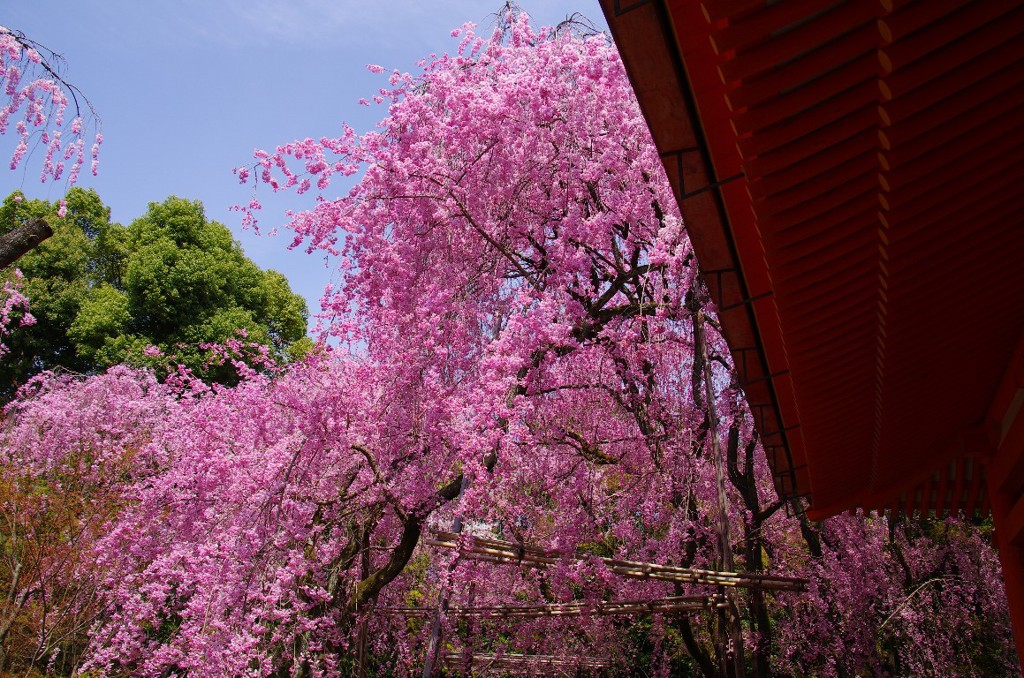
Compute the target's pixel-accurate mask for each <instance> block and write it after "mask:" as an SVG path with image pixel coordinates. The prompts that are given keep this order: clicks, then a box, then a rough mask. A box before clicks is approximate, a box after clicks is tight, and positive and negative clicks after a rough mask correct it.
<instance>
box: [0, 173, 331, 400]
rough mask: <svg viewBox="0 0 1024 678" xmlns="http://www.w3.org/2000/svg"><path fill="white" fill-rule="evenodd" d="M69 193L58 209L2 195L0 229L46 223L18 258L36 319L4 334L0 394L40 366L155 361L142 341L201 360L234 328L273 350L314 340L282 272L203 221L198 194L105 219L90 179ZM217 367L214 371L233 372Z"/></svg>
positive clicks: (290, 352)
mask: <svg viewBox="0 0 1024 678" xmlns="http://www.w3.org/2000/svg"><path fill="white" fill-rule="evenodd" d="M66 201H67V213H66V214H65V216H64V217H58V216H57V205H56V204H54V203H49V202H46V201H41V200H26V199H24V198H23V197H22V196H21V194H20V193H18V192H15V193H13V194H11V195H10V196H8V198H7V199H6V200H4V202H3V204H2V206H0V234H2V233H6V232H9V231H10V230H12V229H13V228H15V227H16V226H18V225H19V224H21V223H24V222H25V221H26V220H28V219H29V218H32V217H44V218H46V219H47V221H48V222H49V223H50V225H51V226H52V227H53V230H54V235H53V237H52V238H50V239H49V240H47V241H45V242H44V243H42V244H41V245H40V246H39V247H38V248H36V249H35V250H33V251H32V252H29V253H28V254H26V255H25V256H24V257H22V259H20V260H19V261H18V267H19V268H20V269H21V271H22V272H23V273H24V275H25V280H24V281H23V283H22V290H23V292H24V293H25V295H26V296H28V298H29V299H30V300H31V313H32V315H33V316H35V318H36V321H37V322H36V324H35V325H34V326H31V327H23V328H19V329H18V331H17V332H15V333H13V335H12V336H11V337H10V338H9V339H8V341H7V344H8V345H9V347H10V349H11V352H10V354H9V355H7V356H5V357H4V360H3V361H0V397H3V398H9V397H10V396H11V395H12V394H13V392H14V390H15V389H16V388H17V386H18V385H20V384H21V383H24V381H25V380H26V379H27V378H28V377H30V376H31V375H32V374H35V373H37V372H40V371H42V370H44V369H55V368H61V367H62V368H65V369H68V370H72V371H75V372H81V373H86V374H88V373H94V372H97V371H101V370H103V369H105V368H107V367H109V366H110V365H114V364H117V363H122V362H127V363H129V364H133V365H155V364H157V363H158V362H159V361H158V360H154V358H153V356H151V355H147V353H146V349H147V347H149V346H156V347H157V348H159V349H160V350H161V351H162V353H164V354H165V355H169V356H174V357H175V358H176V359H177V360H179V361H180V362H182V363H184V364H185V365H187V366H189V367H191V368H193V369H196V370H202V369H203V366H204V364H205V362H206V359H207V353H206V352H205V351H204V350H203V349H201V348H200V347H199V345H200V344H203V343H214V342H217V343H219V342H224V341H225V340H228V339H230V338H233V337H235V336H236V331H237V330H239V329H242V330H245V332H246V333H247V335H248V339H247V341H250V342H258V343H260V344H263V345H266V346H268V347H269V348H270V350H271V354H272V355H274V356H275V357H277V358H278V359H282V360H292V359H298V358H301V357H302V356H304V355H305V354H306V353H308V352H309V351H310V350H312V348H313V344H312V342H311V341H310V340H309V339H308V338H307V337H306V336H305V332H306V318H307V311H306V304H305V302H304V300H303V299H302V298H301V297H300V296H298V295H296V294H293V293H292V291H291V289H290V287H289V286H288V281H287V280H286V279H285V277H284V276H283V275H281V274H280V273H278V272H276V271H263V270H261V269H260V268H259V267H258V266H256V264H254V263H253V262H252V261H250V260H249V259H248V258H247V257H246V256H245V254H244V252H243V251H242V248H241V246H240V245H239V244H238V242H236V241H235V240H234V239H233V238H232V236H231V232H230V231H229V230H228V229H227V228H226V227H225V226H223V225H222V224H219V223H217V222H211V221H207V219H206V216H205V214H204V212H203V206H202V204H201V203H199V202H198V201H192V200H185V199H182V198H177V197H174V196H171V197H169V198H167V199H166V200H164V201H163V202H162V203H150V205H149V209H148V211H147V212H146V214H144V215H143V216H141V217H139V218H138V219H136V220H134V221H133V222H132V223H131V224H129V225H128V226H122V225H120V224H117V223H113V222H111V221H110V209H109V208H108V207H106V206H105V205H104V204H103V201H102V200H101V199H100V197H99V196H98V195H97V194H96V193H95V192H94V191H92V190H84V189H81V188H72V189H71V190H70V191H69V192H68V195H67V197H66ZM5 275H8V276H9V275H12V273H11V272H9V271H8V272H5ZM223 372H224V374H220V373H216V374H214V373H210V376H211V378H214V379H229V378H230V376H229V375H228V374H227V370H224V371H223ZM204 373H205V372H204Z"/></svg>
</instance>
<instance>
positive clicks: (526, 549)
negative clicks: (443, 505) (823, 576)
mask: <svg viewBox="0 0 1024 678" xmlns="http://www.w3.org/2000/svg"><path fill="white" fill-rule="evenodd" d="M460 539H461V535H458V534H454V533H451V532H438V533H436V535H435V538H433V539H425V540H424V541H423V543H424V544H426V545H429V546H435V547H439V548H450V549H462V550H463V554H464V557H467V558H472V559H474V560H485V561H489V562H494V563H499V564H507V565H525V566H527V567H536V568H542V569H543V568H547V567H551V566H553V565H556V564H557V563H558V562H560V561H561V559H562V554H561V552H559V551H555V550H550V549H540V548H537V547H533V546H525V545H521V544H514V543H512V542H507V541H499V540H497V539H486V538H483V537H472V538H471V540H470V542H469V545H468V546H466V547H463V546H462V545H461V544H460ZM575 559H576V560H582V559H581V558H575ZM598 560H599V561H600V562H601V563H603V564H604V566H605V567H607V568H608V570H609V571H610V572H612V573H613V574H617V575H619V576H622V577H630V578H633V579H657V580H661V581H671V582H680V583H685V584H706V585H709V586H736V587H742V588H761V589H768V590H773V591H805V590H806V588H807V580H806V579H800V578H797V577H780V576H776V575H764V574H749V573H742V572H717V571H715V570H700V569H695V568H689V567H675V566H672V565H659V564H657V563H645V562H640V561H634V560H619V559H616V558H598Z"/></svg>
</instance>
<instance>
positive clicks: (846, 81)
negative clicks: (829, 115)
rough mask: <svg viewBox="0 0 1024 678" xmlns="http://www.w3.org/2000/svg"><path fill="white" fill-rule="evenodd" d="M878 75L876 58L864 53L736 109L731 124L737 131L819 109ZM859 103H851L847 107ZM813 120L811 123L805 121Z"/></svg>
mask: <svg viewBox="0 0 1024 678" xmlns="http://www.w3.org/2000/svg"><path fill="white" fill-rule="evenodd" d="M877 76H878V62H877V60H876V59H875V57H874V55H872V54H864V55H862V56H860V57H858V58H856V59H854V60H853V61H850V62H848V63H846V64H845V65H843V66H840V67H839V68H837V69H836V70H835V71H832V72H830V73H828V74H827V75H823V76H822V77H819V78H816V79H814V80H812V81H810V82H808V83H805V84H802V85H800V86H799V87H796V88H794V89H792V90H789V91H787V92H786V93H785V94H783V95H780V96H778V97H775V98H774V99H769V100H768V101H766V102H765V103H763V104H761V105H759V106H755V107H753V108H750V109H747V110H746V111H743V112H740V113H736V114H734V115H733V117H732V126H733V129H734V130H735V131H736V133H737V134H743V133H744V132H751V131H754V130H760V129H764V128H766V127H771V126H772V125H775V124H777V123H779V122H782V121H783V120H786V119H787V118H792V117H794V116H797V115H800V117H801V119H803V117H804V116H803V115H801V114H802V113H803V112H804V111H809V110H814V109H820V108H821V107H822V105H823V104H825V105H827V104H828V103H829V102H830V101H834V100H835V99H836V98H837V97H839V95H841V94H843V93H845V92H848V91H851V90H856V91H859V90H858V89H857V85H858V84H860V83H863V82H865V81H868V80H870V81H872V82H875V79H876V78H877ZM871 99H877V94H873V96H865V97H864V101H870V100H871ZM856 107H858V103H854V104H852V105H851V106H850V108H856ZM808 124H813V123H808Z"/></svg>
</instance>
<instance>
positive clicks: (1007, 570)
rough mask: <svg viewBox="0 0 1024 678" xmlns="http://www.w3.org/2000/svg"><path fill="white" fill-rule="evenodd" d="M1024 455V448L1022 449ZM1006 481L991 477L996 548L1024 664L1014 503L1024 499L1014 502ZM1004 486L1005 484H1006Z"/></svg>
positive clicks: (1023, 603) (1023, 587) (1022, 549)
mask: <svg viewBox="0 0 1024 678" xmlns="http://www.w3.org/2000/svg"><path fill="white" fill-rule="evenodd" d="M1020 454H1024V450H1020ZM999 485H1003V483H1000V482H998V479H997V478H995V477H993V476H989V477H988V492H989V497H990V499H991V503H992V519H993V521H994V522H995V533H996V539H995V541H996V547H997V548H998V549H999V560H1000V562H1001V563H1002V566H1003V581H1004V582H1005V583H1006V597H1007V599H1008V600H1009V603H1010V619H1011V621H1012V622H1013V636H1014V640H1015V642H1016V643H1017V657H1018V658H1019V659H1020V663H1021V666H1022V667H1024V544H1021V543H1020V537H1021V535H1020V534H1019V533H1018V529H1019V527H1020V526H1019V525H1015V523H1017V522H1018V521H1019V516H1016V515H1011V514H1016V513H1020V510H1019V507H1016V506H1015V504H1017V503H1020V502H1021V501H1024V497H1022V498H1020V499H1019V500H1018V501H1017V502H1014V497H1013V494H1014V493H1011V492H1008V491H1006V490H1005V489H1003V488H1000V487H998V486H999ZM1004 487H1005V485H1004ZM1015 508H1017V509H1018V510H1017V511H1014V509H1015Z"/></svg>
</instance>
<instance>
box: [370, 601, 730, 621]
mask: <svg viewBox="0 0 1024 678" xmlns="http://www.w3.org/2000/svg"><path fill="white" fill-rule="evenodd" d="M724 605H725V601H724V599H723V598H722V597H721V596H719V595H711V596H669V597H666V598H656V599H653V600H617V601H601V602H597V603H595V602H591V601H573V602H570V603H548V604H538V605H499V606H487V607H458V606H453V607H450V608H448V611H447V613H446V614H448V615H450V616H456V617H519V618H538V617H579V616H582V615H601V616H613V615H629V614H646V613H673V612H699V611H701V610H706V609H711V608H715V607H722V606H724ZM434 609H435V608H433V607H416V606H408V607H387V608H378V611H380V612H383V613H384V614H399V615H404V616H409V617H415V616H422V615H427V614H430V613H431V611H433V610H434Z"/></svg>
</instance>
